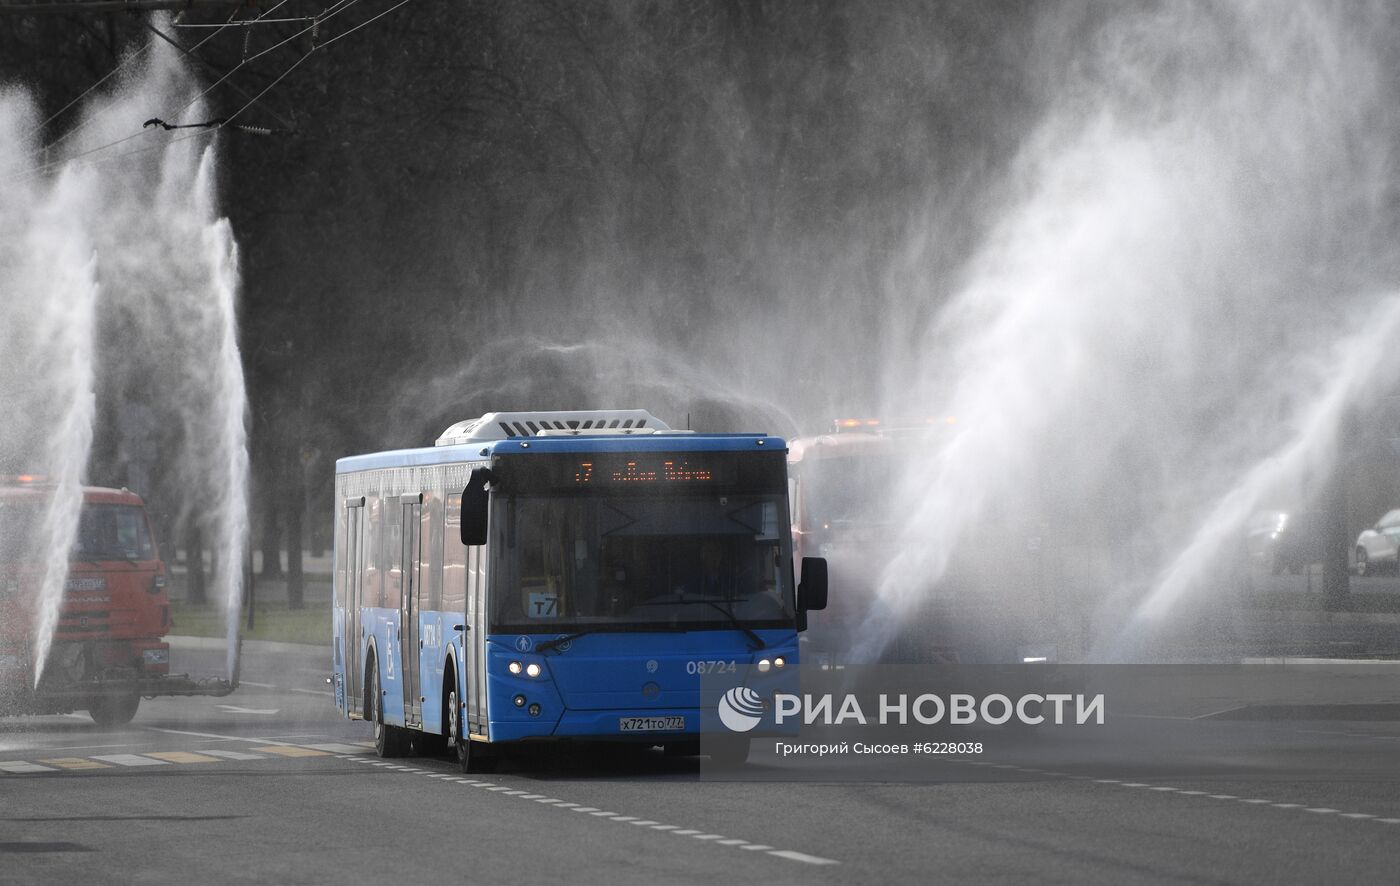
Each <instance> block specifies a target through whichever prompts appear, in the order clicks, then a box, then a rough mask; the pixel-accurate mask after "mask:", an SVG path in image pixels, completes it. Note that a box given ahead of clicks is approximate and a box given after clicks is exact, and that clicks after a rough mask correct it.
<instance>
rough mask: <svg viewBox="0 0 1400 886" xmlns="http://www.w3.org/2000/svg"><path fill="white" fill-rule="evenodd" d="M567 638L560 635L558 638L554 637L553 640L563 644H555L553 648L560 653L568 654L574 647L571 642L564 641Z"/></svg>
mask: <svg viewBox="0 0 1400 886" xmlns="http://www.w3.org/2000/svg"><path fill="white" fill-rule="evenodd" d="M568 636H569V635H568V634H560V635H559V636H558V637H555V638H554V639H556V640H563V641H564V642H562V643H559V644H557V645H556V646H555V647H554V648H555V649H558V650H559V651H560V652H568V651H569V649H571V648H572V647H573V645H574V641H573V640H568V639H565V638H566V637H568Z"/></svg>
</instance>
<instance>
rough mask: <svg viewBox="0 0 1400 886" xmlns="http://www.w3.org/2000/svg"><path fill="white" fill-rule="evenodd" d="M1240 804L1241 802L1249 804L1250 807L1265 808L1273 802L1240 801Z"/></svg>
mask: <svg viewBox="0 0 1400 886" xmlns="http://www.w3.org/2000/svg"><path fill="white" fill-rule="evenodd" d="M1240 802H1241V803H1249V804H1250V805H1252V806H1267V805H1269V804H1271V803H1273V802H1274V801H1273V800H1241V801H1240Z"/></svg>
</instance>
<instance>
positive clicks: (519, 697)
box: [512, 695, 525, 708]
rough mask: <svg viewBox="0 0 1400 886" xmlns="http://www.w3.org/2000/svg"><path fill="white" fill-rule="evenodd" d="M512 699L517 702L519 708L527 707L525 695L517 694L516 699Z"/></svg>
mask: <svg viewBox="0 0 1400 886" xmlns="http://www.w3.org/2000/svg"><path fill="white" fill-rule="evenodd" d="M512 700H513V701H514V702H515V706H516V707H517V708H523V707H525V696H523V695H517V696H516V697H515V698H514V699H512Z"/></svg>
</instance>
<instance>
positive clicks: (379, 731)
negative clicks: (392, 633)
mask: <svg viewBox="0 0 1400 886" xmlns="http://www.w3.org/2000/svg"><path fill="white" fill-rule="evenodd" d="M366 703H367V704H368V705H369V707H370V711H369V713H370V716H369V718H368V719H369V720H370V722H372V723H373V724H374V752H375V753H376V754H378V755H379V756H381V757H404V756H407V755H408V750H409V747H410V745H411V744H412V741H411V738H410V736H409V734H408V730H406V729H403V728H401V727H399V726H391V725H389V724H388V723H385V722H384V692H383V691H382V690H381V689H380V688H379V667H378V666H377V665H374V664H371V665H370V670H369V698H367V699H366Z"/></svg>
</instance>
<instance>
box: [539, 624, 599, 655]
mask: <svg viewBox="0 0 1400 886" xmlns="http://www.w3.org/2000/svg"><path fill="white" fill-rule="evenodd" d="M596 633H598V631H597V629H596V628H590V629H588V630H586V631H576V632H574V633H572V634H565V635H563V636H562V637H555V638H554V639H553V640H545V641H544V642H543V643H540V644H538V645H536V646H535V651H536V652H546V651H548V650H550V649H558V648H559V647H560V646H563V645H564V644H565V643H572V642H573V641H575V640H577V639H578V638H579V637H582V636H583V635H584V634H596Z"/></svg>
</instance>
